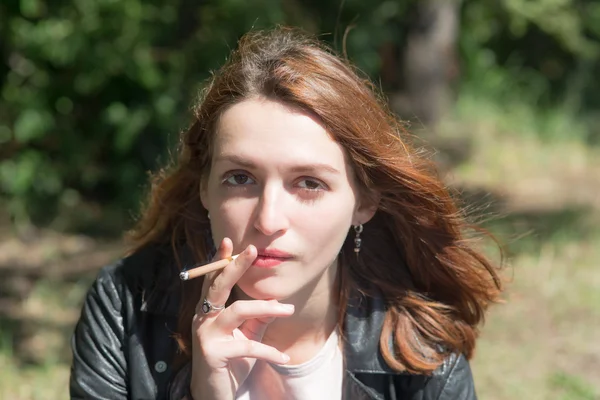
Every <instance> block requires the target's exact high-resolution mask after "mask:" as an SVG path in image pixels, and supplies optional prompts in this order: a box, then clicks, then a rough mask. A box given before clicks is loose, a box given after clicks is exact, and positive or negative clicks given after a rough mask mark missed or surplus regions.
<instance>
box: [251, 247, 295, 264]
mask: <svg viewBox="0 0 600 400" xmlns="http://www.w3.org/2000/svg"><path fill="white" fill-rule="evenodd" d="M293 258H294V256H293V255H291V254H290V253H287V252H285V251H282V250H278V249H259V250H258V256H257V257H256V259H255V260H254V262H253V263H252V265H253V266H255V267H259V268H273V267H276V266H278V265H280V264H281V263H283V262H286V261H290V260H292V259H293Z"/></svg>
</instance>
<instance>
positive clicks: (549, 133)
mask: <svg viewBox="0 0 600 400" xmlns="http://www.w3.org/2000/svg"><path fill="white" fill-rule="evenodd" d="M440 135H441V136H442V137H443V138H445V139H446V140H450V141H454V140H455V139H456V140H457V142H460V140H465V139H466V140H467V142H466V143H468V146H469V147H468V157H467V158H466V161H464V162H461V163H458V164H457V165H454V166H453V167H452V168H451V169H450V170H449V171H448V173H447V176H446V179H447V181H448V182H449V183H450V184H451V185H453V186H455V187H457V188H460V191H461V192H462V193H463V195H464V196H465V198H466V199H467V201H468V202H470V203H473V202H474V203H475V204H478V205H480V206H481V205H485V206H486V208H485V213H486V214H485V215H484V216H486V217H492V218H487V220H488V222H486V226H487V227H488V228H489V229H490V230H491V231H492V232H494V233H495V234H497V235H498V236H499V237H500V239H501V240H502V241H503V242H505V243H506V244H507V248H508V253H509V255H510V267H509V268H508V269H507V270H506V273H507V278H510V283H509V284H508V286H507V287H508V289H507V291H506V294H505V300H506V303H505V304H501V305H496V306H494V307H493V308H492V309H491V310H490V313H489V315H488V319H487V322H486V324H485V326H484V327H483V330H482V335H481V338H480V341H479V346H478V350H477V353H476V356H475V358H474V359H473V361H472V367H473V372H474V375H475V380H476V386H477V390H478V394H479V397H480V398H481V399H484V400H486V399H490V400H508V399H528V400H535V399H544V400H553V399H554V400H567V399H569V400H588V399H589V400H591V399H598V398H600V375H599V374H600V341H598V338H599V337H600V268H598V267H597V266H598V264H599V263H600V246H598V243H600V228H599V227H600V195H599V191H600V149H598V148H594V147H590V146H588V145H586V139H585V134H584V133H583V132H582V127H581V125H580V124H578V123H577V122H576V120H573V118H572V117H571V116H570V114H569V113H567V112H562V111H561V110H553V112H536V111H535V109H533V108H532V107H529V106H527V105H524V104H523V103H519V102H515V103H514V104H513V103H509V104H503V105H502V107H500V106H498V103H497V102H496V103H495V102H493V101H488V100H487V99H486V98H482V97H480V96H476V95H475V94H474V93H469V92H466V93H464V94H463V95H462V96H461V98H460V99H459V102H458V104H457V107H456V110H455V113H454V114H453V116H452V117H451V118H449V119H448V120H447V121H446V122H445V123H444V124H443V125H442V127H441V131H440ZM494 216H495V217H496V218H493V217H494ZM88 284H89V279H84V280H82V281H75V282H62V283H58V282H52V281H46V282H40V283H39V284H38V286H37V287H36V289H35V290H34V291H33V292H32V295H31V296H30V297H29V298H28V299H27V301H26V302H25V308H24V310H25V312H26V314H27V315H28V316H29V317H30V318H29V319H33V320H35V321H38V322H40V323H41V326H42V327H43V329H37V330H36V329H34V328H31V329H33V331H32V330H31V329H30V330H29V331H28V332H25V333H26V334H27V335H28V337H29V339H28V340H29V342H28V343H30V346H32V347H33V348H34V349H35V353H36V355H37V359H36V362H37V364H36V365H35V366H27V365H26V364H22V363H20V364H18V363H17V361H16V360H17V358H16V357H15V356H14V350H13V348H12V345H11V343H12V338H11V337H10V334H9V333H10V330H6V329H5V330H4V331H2V332H3V334H4V336H2V340H1V341H0V370H2V372H3V373H2V374H0V398H11V399H17V400H31V399H49V400H53V399H59V398H64V397H65V396H66V387H67V385H68V371H69V354H68V342H67V341H68V337H69V335H70V331H71V329H72V324H73V322H74V320H75V319H76V317H77V313H78V312H79V308H78V307H79V304H80V302H81V299H82V297H83V295H84V293H85V290H86V289H87V285H88ZM57 321H58V322H57ZM52 322H54V323H52ZM0 323H1V322H0ZM3 326H4V325H3ZM38 328H39V327H38ZM26 331H27V330H26ZM12 334H13V335H20V334H22V332H20V331H13V333H12Z"/></svg>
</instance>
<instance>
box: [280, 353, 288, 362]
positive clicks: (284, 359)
mask: <svg viewBox="0 0 600 400" xmlns="http://www.w3.org/2000/svg"><path fill="white" fill-rule="evenodd" d="M281 359H282V360H283V362H288V361H290V356H288V355H287V354H285V353H281Z"/></svg>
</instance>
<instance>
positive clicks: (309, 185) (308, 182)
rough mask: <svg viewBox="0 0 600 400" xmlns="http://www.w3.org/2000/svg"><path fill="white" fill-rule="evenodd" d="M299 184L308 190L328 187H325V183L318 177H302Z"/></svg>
mask: <svg viewBox="0 0 600 400" xmlns="http://www.w3.org/2000/svg"><path fill="white" fill-rule="evenodd" d="M298 186H299V187H300V188H301V189H306V190H323V189H326V187H325V185H324V184H323V183H321V182H320V181H318V180H316V179H311V178H305V179H302V180H301V181H300V182H299V183H298Z"/></svg>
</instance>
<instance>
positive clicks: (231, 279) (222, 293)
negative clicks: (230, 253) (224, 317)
mask: <svg viewBox="0 0 600 400" xmlns="http://www.w3.org/2000/svg"><path fill="white" fill-rule="evenodd" d="M256 256H257V251H256V247H254V246H253V245H250V246H248V247H247V248H246V250H244V251H243V252H242V253H241V254H240V255H239V256H238V257H237V258H236V259H235V260H233V261H232V262H231V263H229V265H227V266H226V267H225V268H223V270H222V271H221V273H220V274H219V275H217V277H216V278H215V279H214V280H213V281H212V283H211V285H210V286H209V288H208V290H207V292H206V298H207V299H208V301H210V302H211V303H212V304H215V305H218V306H220V305H223V304H225V303H226V302H227V299H228V298H229V295H230V294H231V289H233V287H234V286H235V284H236V283H237V281H238V280H239V279H240V278H241V277H242V275H244V273H245V272H246V270H247V269H248V268H250V266H251V265H252V263H253V262H254V260H255V259H256Z"/></svg>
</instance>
